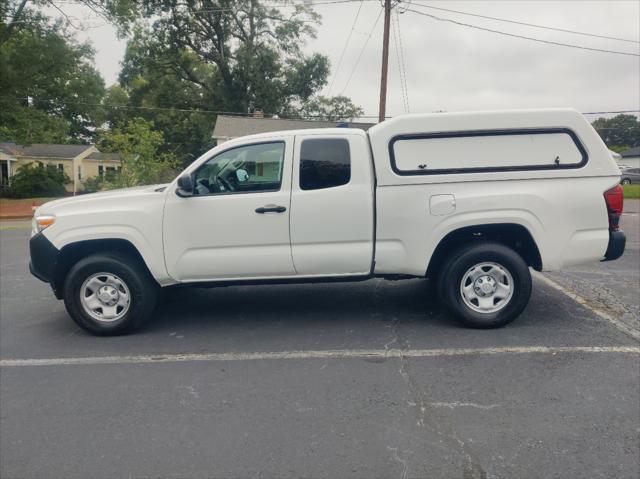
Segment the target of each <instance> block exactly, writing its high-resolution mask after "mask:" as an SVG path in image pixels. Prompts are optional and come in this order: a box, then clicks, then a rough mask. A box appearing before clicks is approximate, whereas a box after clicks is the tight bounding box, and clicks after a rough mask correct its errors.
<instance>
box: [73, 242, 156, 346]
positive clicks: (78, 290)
mask: <svg viewBox="0 0 640 479" xmlns="http://www.w3.org/2000/svg"><path fill="white" fill-rule="evenodd" d="M157 290H158V286H157V284H156V283H155V281H154V280H153V278H152V277H151V275H150V274H149V273H148V271H146V269H145V268H144V267H143V266H142V265H140V264H139V263H138V261H136V260H135V259H132V258H131V257H129V256H126V255H122V254H119V253H110V252H107V253H102V254H96V255H91V256H88V257H86V258H83V259H81V260H80V261H78V262H77V263H76V264H75V265H74V266H73V267H72V268H71V269H70V270H69V273H68V274H67V276H66V278H65V282H64V305H65V307H66V308H67V312H68V313H69V315H70V316H71V318H72V319H73V320H74V321H75V322H76V324H77V325H78V326H80V327H81V328H82V329H84V330H86V331H88V332H90V333H92V334H95V335H98V336H115V335H121V334H127V333H129V332H131V331H134V330H135V329H138V328H140V327H141V326H142V325H143V324H144V323H145V322H146V321H147V320H148V319H149V318H150V317H151V315H152V313H153V310H154V307H155V304H156V297H157ZM90 293H91V294H90ZM82 295H84V298H85V299H83V298H82ZM104 299H106V300H108V302H103V300H104ZM96 305H97V307H95V306H96ZM91 311H92V312H91Z"/></svg>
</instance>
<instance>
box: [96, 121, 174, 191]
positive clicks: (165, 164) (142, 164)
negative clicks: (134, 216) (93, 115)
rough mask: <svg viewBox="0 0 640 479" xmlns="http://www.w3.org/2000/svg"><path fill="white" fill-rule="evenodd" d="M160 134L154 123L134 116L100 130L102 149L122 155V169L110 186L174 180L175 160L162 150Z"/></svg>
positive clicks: (162, 140)
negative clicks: (113, 126) (118, 124)
mask: <svg viewBox="0 0 640 479" xmlns="http://www.w3.org/2000/svg"><path fill="white" fill-rule="evenodd" d="M163 142H164V139H163V136H162V133H161V132H159V131H154V130H153V123H151V122H148V121H146V120H144V119H142V118H134V119H132V120H130V121H128V122H127V123H126V124H124V125H122V126H118V127H115V128H113V129H112V130H110V131H106V132H103V133H102V135H101V139H100V147H101V150H103V151H107V152H116V153H120V154H121V155H122V168H121V170H120V173H119V174H118V175H116V177H115V178H114V179H113V186H116V187H128V186H138V185H149V184H155V183H162V182H166V181H169V180H171V179H173V177H174V176H175V174H176V170H177V167H178V163H177V161H176V158H175V156H174V155H172V154H170V153H161V152H160V148H161V146H162V144H163Z"/></svg>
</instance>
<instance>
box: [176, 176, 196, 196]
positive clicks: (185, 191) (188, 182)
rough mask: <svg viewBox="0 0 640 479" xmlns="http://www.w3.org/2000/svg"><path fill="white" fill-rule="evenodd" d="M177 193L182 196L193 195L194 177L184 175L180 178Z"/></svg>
mask: <svg viewBox="0 0 640 479" xmlns="http://www.w3.org/2000/svg"><path fill="white" fill-rule="evenodd" d="M176 195H178V196H180V197H182V198H186V197H189V196H193V179H192V178H191V175H182V176H181V177H180V178H178V189H177V190H176Z"/></svg>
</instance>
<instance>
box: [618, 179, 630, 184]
mask: <svg viewBox="0 0 640 479" xmlns="http://www.w3.org/2000/svg"><path fill="white" fill-rule="evenodd" d="M620 183H621V184H623V185H629V184H631V180H630V179H629V178H623V180H622V181H621V182H620Z"/></svg>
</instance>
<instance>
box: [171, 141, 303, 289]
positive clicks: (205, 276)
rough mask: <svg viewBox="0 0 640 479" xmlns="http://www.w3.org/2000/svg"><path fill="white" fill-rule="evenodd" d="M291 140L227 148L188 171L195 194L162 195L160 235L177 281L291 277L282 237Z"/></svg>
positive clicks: (286, 238) (285, 223) (288, 250)
mask: <svg viewBox="0 0 640 479" xmlns="http://www.w3.org/2000/svg"><path fill="white" fill-rule="evenodd" d="M292 156H293V137H283V138H274V139H269V140H261V141H259V142H254V143H251V144H243V145H239V146H231V147H230V148H229V149H227V150H223V151H222V152H219V153H217V154H215V155H214V156H213V157H212V158H210V159H208V160H207V161H206V162H204V163H202V164H201V165H200V167H199V168H198V169H197V170H196V171H195V172H194V175H193V179H194V184H195V189H196V191H195V194H194V196H190V197H187V198H181V197H179V196H177V195H176V194H175V192H174V191H169V192H168V194H167V201H166V203H165V211H164V222H163V234H164V250H165V261H166V265H167V270H168V272H169V274H170V275H171V276H172V277H173V278H174V279H176V280H179V281H185V282H189V281H203V280H216V279H247V278H265V277H270V276H292V275H295V270H294V268H293V261H292V258H291V244H290V240H289V215H290V211H289V202H290V195H291V165H292Z"/></svg>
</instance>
